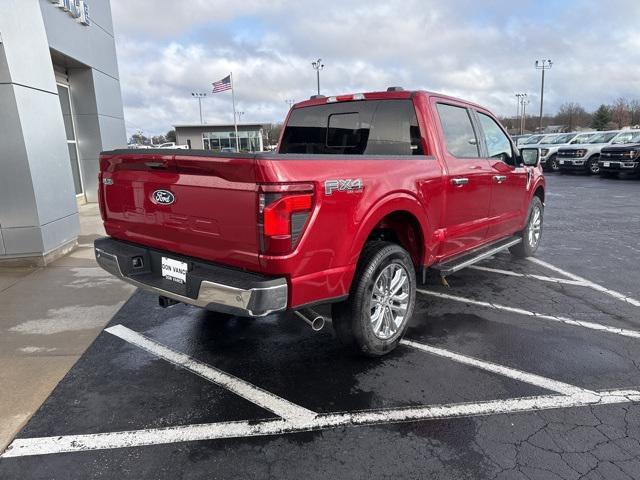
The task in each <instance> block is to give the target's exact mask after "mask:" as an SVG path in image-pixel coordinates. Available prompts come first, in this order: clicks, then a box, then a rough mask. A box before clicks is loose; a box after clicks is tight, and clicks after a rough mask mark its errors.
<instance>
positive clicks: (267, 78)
mask: <svg viewBox="0 0 640 480" xmlns="http://www.w3.org/2000/svg"><path fill="white" fill-rule="evenodd" d="M111 5H112V10H113V21H114V28H115V32H116V44H117V49H118V57H119V66H120V84H121V87H122V94H123V99H124V110H125V119H126V121H127V130H128V133H129V134H131V133H133V132H134V131H136V130H137V129H142V130H143V131H144V132H145V134H149V133H152V134H157V133H164V132H166V131H167V130H168V129H170V128H171V126H172V125H174V124H184V123H197V122H198V121H199V116H198V103H197V101H196V100H195V99H193V98H192V96H191V92H193V91H198V92H207V93H208V94H209V95H210V96H209V97H207V99H205V100H204V102H203V110H204V119H205V122H207V123H230V122H232V113H231V95H230V92H223V93H218V94H215V95H211V82H213V81H216V80H220V79H221V78H223V77H224V76H226V75H227V74H228V73H229V72H230V71H233V75H234V81H235V87H236V89H235V90H236V101H237V104H238V110H240V111H243V112H245V115H244V116H243V117H242V121H243V122H277V121H281V120H282V119H283V118H284V116H285V114H286V111H287V109H288V105H287V104H286V103H285V101H286V100H287V99H294V100H296V101H300V100H303V99H306V98H308V97H309V96H310V95H312V94H314V93H315V88H316V83H315V81H316V80H315V72H314V70H313V69H312V68H311V61H312V60H314V59H316V58H318V57H322V60H323V62H324V63H325V65H326V66H325V69H324V71H322V73H321V88H322V93H323V94H325V95H335V94H340V93H352V92H363V91H375V90H383V89H386V87H388V86H391V85H401V86H403V87H404V88H406V89H426V90H431V91H436V92H442V93H447V94H452V95H456V96H459V97H462V98H465V99H469V100H473V101H476V102H478V103H480V104H482V105H484V106H487V107H488V108H489V109H491V110H492V111H494V112H495V113H496V114H498V115H514V114H515V109H516V99H515V97H514V94H515V93H516V92H527V93H528V94H529V98H530V100H531V102H532V103H531V105H530V106H529V111H531V112H532V113H534V112H537V109H538V108H539V92H540V72H539V71H536V70H535V68H534V61H535V60H536V59H540V58H550V59H552V60H553V68H552V69H551V70H550V71H548V72H547V78H546V88H545V111H547V112H550V113H555V111H556V110H557V108H558V106H559V105H560V104H562V103H563V102H567V101H572V102H578V103H581V104H582V105H583V106H584V107H585V108H587V109H593V108H595V107H597V106H598V105H599V104H601V103H609V102H612V101H613V100H615V99H616V98H618V97H628V98H640V0H606V1H605V0H592V1H588V0H574V1H569V0H565V1H561V0H557V1H556V0H538V1H533V0H531V1H527V0H519V1H513V0H493V1H489V0H486V1H482V0H478V1H462V0H446V1H428V0H422V1H396V0H386V1H384V2H375V1H371V0H369V1H366V0H363V1H356V0H342V1H340V2H331V1H324V2H313V1H307V0H294V1H290V0H270V1H258V0H243V1H241V2H240V1H229V0H224V1H219V0H188V1H182V2H177V1H175V0H135V1H131V0H111Z"/></svg>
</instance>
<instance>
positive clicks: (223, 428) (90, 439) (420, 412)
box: [0, 390, 640, 458]
mask: <svg viewBox="0 0 640 480" xmlns="http://www.w3.org/2000/svg"><path fill="white" fill-rule="evenodd" d="M639 401H640V391H638V390H605V391H601V392H585V393H579V394H575V395H541V396H535V397H521V398H511V399H505V400H491V401H485V402H477V403H453V404H444V405H425V406H419V407H409V408H390V409H380V410H369V411H360V412H346V413H342V412H337V413H328V414H319V415H318V416H317V417H316V418H315V419H312V420H308V421H306V422H299V423H294V422H289V421H287V420H282V419H275V420H263V421H258V422H255V421H253V422H249V421H240V422H220V423H209V424H198V425H184V426H177V427H167V428H154V429H146V430H130V431H123V432H110V433H96V434H88V435H64V436H55V437H40V438H19V439H16V440H14V441H13V442H12V443H11V445H9V447H8V448H7V450H6V451H5V452H4V453H3V454H2V455H1V456H0V458H11V457H26V456H30V455H48V454H54V453H69V452H86V451H92V450H106V449H114V448H131V447H141V446H146V445H163V444H170V443H179V442H193V441H200V440H215V439H224V438H243V437H257V436H265V435H281V434H287V433H298V432H305V431H310V430H322V429H328V428H336V427H341V426H343V427H352V426H365V425H378V424H389V423H401V422H417V421H425V420H436V419H439V420H441V419H448V418H463V417H474V416H480V415H495V414H513V413H521V412H530V411H540V410H550V409H557V408H572V407H586V406H591V405H610V404H622V403H630V402H639Z"/></svg>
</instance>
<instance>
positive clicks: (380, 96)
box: [292, 87, 486, 110]
mask: <svg viewBox="0 0 640 480" xmlns="http://www.w3.org/2000/svg"><path fill="white" fill-rule="evenodd" d="M392 88H394V90H386V91H380V92H359V93H347V94H341V95H330V96H324V95H314V96H312V97H311V98H310V99H308V100H303V101H302V102H298V103H296V104H294V105H293V107H292V108H304V107H311V106H314V105H324V104H326V103H334V102H348V101H353V100H403V99H408V98H413V97H414V96H416V95H424V96H426V97H438V98H442V99H445V100H447V99H448V100H452V101H455V102H462V103H465V104H467V105H471V106H474V107H477V108H480V109H483V110H485V109H486V107H483V106H482V105H478V104H477V103H474V102H470V101H469V100H464V99H462V98H456V97H452V96H450V95H445V94H442V93H437V92H430V91H427V90H396V88H399V87H392ZM354 97H355V98H354Z"/></svg>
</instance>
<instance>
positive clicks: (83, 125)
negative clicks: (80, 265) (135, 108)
mask: <svg viewBox="0 0 640 480" xmlns="http://www.w3.org/2000/svg"><path fill="white" fill-rule="evenodd" d="M124 145H126V133H125V124H124V115H123V110H122V95H121V92H120V82H119V74H118V65H117V60H116V50H115V41H114V33H113V22H112V18H111V7H110V4H109V0H3V1H2V10H1V11H0V265H2V264H13V263H29V264H37V265H44V264H47V263H48V262H50V261H51V260H53V259H54V258H56V257H57V256H59V255H61V254H63V253H65V252H66V251H68V250H70V249H71V248H73V246H74V245H75V244H76V242H77V238H78V232H79V218H78V204H79V203H84V202H95V201H96V200H97V175H98V170H99V165H98V157H99V153H100V151H101V150H107V149H112V148H117V147H122V146H124Z"/></svg>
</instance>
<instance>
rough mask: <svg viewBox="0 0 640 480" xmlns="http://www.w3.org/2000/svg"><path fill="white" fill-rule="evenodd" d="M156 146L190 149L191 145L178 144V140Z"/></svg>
mask: <svg viewBox="0 0 640 480" xmlns="http://www.w3.org/2000/svg"><path fill="white" fill-rule="evenodd" d="M155 148H177V149H179V150H188V149H189V145H176V142H167V143H162V144H160V145H157V146H156V147H155Z"/></svg>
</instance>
